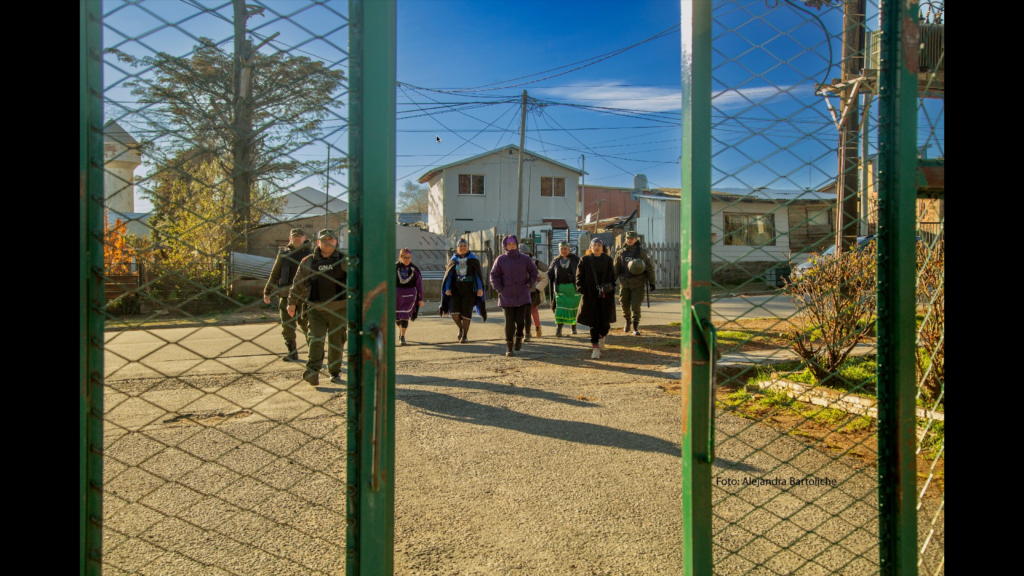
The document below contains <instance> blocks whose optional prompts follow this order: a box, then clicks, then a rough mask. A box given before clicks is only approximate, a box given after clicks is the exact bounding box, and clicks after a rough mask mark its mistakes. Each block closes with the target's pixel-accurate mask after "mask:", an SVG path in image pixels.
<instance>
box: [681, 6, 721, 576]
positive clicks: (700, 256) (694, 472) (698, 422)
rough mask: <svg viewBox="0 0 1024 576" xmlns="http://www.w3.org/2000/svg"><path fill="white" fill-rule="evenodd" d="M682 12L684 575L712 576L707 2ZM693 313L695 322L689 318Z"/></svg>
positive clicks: (709, 48)
mask: <svg viewBox="0 0 1024 576" xmlns="http://www.w3.org/2000/svg"><path fill="white" fill-rule="evenodd" d="M680 6H681V13H682V25H681V31H682V73H683V78H682V160H681V162H680V163H681V165H682V191H681V201H680V204H681V206H680V220H681V222H680V246H681V250H680V260H681V263H680V266H681V267H680V273H681V276H680V277H681V278H682V310H681V317H680V322H681V331H682V332H681V335H682V341H681V346H682V369H681V376H682V389H681V392H682V403H683V405H682V467H683V501H682V513H683V574H686V575H693V574H711V573H712V555H711V461H712V455H711V450H710V449H709V448H710V446H709V445H708V443H709V440H710V439H711V438H712V435H711V430H710V427H711V425H712V418H711V416H712V414H711V413H710V411H709V410H714V394H713V391H712V389H711V386H710V383H711V382H712V380H711V378H712V374H711V357H710V355H709V354H708V352H709V351H710V350H709V348H707V345H708V343H707V342H706V341H704V338H703V336H700V335H698V336H696V337H695V334H699V333H700V331H701V330H702V327H701V326H700V324H699V323H698V322H699V321H700V320H707V319H709V318H710V315H711V287H710V279H711V3H710V2H689V1H687V0H682V1H681V2H680ZM691 307H692V309H693V310H695V311H696V314H695V315H696V318H695V317H694V315H693V314H691Z"/></svg>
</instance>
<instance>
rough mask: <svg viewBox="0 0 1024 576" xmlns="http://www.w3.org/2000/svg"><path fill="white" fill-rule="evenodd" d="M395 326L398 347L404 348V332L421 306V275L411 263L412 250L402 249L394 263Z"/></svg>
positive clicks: (414, 318)
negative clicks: (396, 328) (396, 327)
mask: <svg viewBox="0 0 1024 576" xmlns="http://www.w3.org/2000/svg"><path fill="white" fill-rule="evenodd" d="M395 276H396V278H395V324H397V325H398V345H399V346H405V331H406V330H408V329H409V321H415V320H416V317H417V316H418V315H419V311H420V306H423V274H421V273H420V269H419V268H417V267H416V265H415V264H413V263H412V250H409V249H408V248H402V250H401V252H399V253H398V262H395Z"/></svg>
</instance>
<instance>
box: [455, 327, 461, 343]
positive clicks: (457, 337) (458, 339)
mask: <svg viewBox="0 0 1024 576" xmlns="http://www.w3.org/2000/svg"><path fill="white" fill-rule="evenodd" d="M455 341H456V342H462V330H459V335H458V336H456V337H455Z"/></svg>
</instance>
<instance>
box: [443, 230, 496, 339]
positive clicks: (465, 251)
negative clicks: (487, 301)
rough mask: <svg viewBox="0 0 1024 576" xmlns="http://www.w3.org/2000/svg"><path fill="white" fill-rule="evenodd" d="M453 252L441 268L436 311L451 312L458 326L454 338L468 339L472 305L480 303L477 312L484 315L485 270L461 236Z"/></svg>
mask: <svg viewBox="0 0 1024 576" xmlns="http://www.w3.org/2000/svg"><path fill="white" fill-rule="evenodd" d="M456 246H457V247H456V248H455V254H453V255H452V259H451V260H449V261H448V266H447V267H446V268H445V270H444V280H443V281H442V282H441V288H442V289H443V291H444V296H443V297H442V298H441V307H440V308H439V309H438V313H439V314H440V315H441V316H444V315H445V314H446V313H448V314H451V315H452V320H453V321H455V325H456V326H458V327H459V335H458V336H457V337H456V340H455V341H456V342H459V343H465V342H469V325H470V323H471V322H472V320H473V307H474V306H477V304H478V303H479V310H480V315H481V316H482V317H484V319H485V320H486V319H487V318H486V317H485V316H484V314H485V312H484V304H483V300H482V299H483V296H484V274H483V268H482V267H481V266H480V259H479V258H477V257H476V254H473V253H472V252H471V251H470V250H469V244H468V243H467V242H466V239H465V238H460V239H459V243H458V244H457V245H456Z"/></svg>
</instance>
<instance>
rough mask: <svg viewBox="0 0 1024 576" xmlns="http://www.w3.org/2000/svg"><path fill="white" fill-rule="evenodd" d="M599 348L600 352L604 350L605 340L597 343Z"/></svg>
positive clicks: (602, 339)
mask: <svg viewBox="0 0 1024 576" xmlns="http://www.w3.org/2000/svg"><path fill="white" fill-rule="evenodd" d="M597 347H598V349H600V350H604V338H601V339H600V340H598V341H597Z"/></svg>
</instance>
